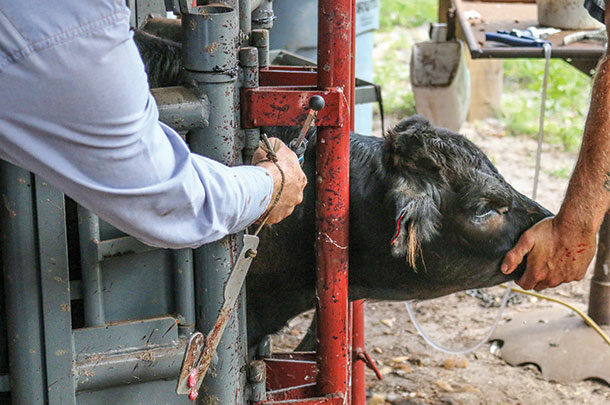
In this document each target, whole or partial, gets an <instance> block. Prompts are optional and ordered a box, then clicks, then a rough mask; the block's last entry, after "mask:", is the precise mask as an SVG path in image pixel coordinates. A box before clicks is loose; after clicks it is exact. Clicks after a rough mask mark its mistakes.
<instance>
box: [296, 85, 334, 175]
mask: <svg viewBox="0 0 610 405" xmlns="http://www.w3.org/2000/svg"><path fill="white" fill-rule="evenodd" d="M325 104H326V103H325V101H324V98H322V96H318V95H315V96H312V97H311V98H310V99H309V108H310V110H309V112H308V113H307V118H305V123H303V128H301V132H300V133H299V136H298V138H296V139H293V140H292V141H290V143H289V144H288V147H289V148H290V149H292V150H293V152H294V153H296V155H297V157H298V158H299V163H301V166H302V165H303V158H304V156H305V150H306V149H307V139H305V137H306V136H307V132H308V131H309V128H310V127H311V124H312V123H313V122H314V121H315V119H316V115H317V114H318V111H320V110H321V109H322V108H324V105H325Z"/></svg>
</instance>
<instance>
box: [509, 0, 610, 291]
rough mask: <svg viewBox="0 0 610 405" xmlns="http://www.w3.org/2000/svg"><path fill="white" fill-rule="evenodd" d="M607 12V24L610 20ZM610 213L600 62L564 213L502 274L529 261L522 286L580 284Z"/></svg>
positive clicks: (609, 155)
mask: <svg viewBox="0 0 610 405" xmlns="http://www.w3.org/2000/svg"><path fill="white" fill-rule="evenodd" d="M608 10H609V8H608V7H606V21H610V19H609V18H608V15H609V13H608ZM609 209H610V60H609V59H608V55H606V57H604V59H603V60H602V61H601V62H600V64H599V66H598V69H597V73H596V75H595V80H594V83H593V90H592V97H591V106H590V109H589V114H588V116H587V121H586V124H585V131H584V135H583V141H582V146H581V149H580V154H579V157H578V161H577V163H576V167H575V168H574V172H573V174H572V177H571V179H570V183H569V185H568V190H567V192H566V196H565V199H564V201H563V204H562V205H561V208H560V210H559V213H558V214H557V216H556V217H554V218H547V219H544V220H542V221H541V222H539V223H537V224H536V225H534V226H533V227H532V228H531V229H529V230H528V231H526V232H525V233H524V234H523V235H522V236H521V238H520V239H519V241H518V242H517V244H516V245H515V247H514V248H513V249H512V250H511V251H510V252H508V253H507V254H506V257H505V258H504V262H503V264H502V267H501V269H502V271H503V272H504V273H506V274H509V273H512V272H513V271H514V270H515V269H516V268H517V266H518V265H519V263H521V261H522V260H523V257H524V256H525V255H527V267H526V270H525V273H524V274H523V276H522V277H521V278H520V279H519V281H517V284H519V285H520V286H521V287H523V288H525V289H531V288H534V289H536V290H542V289H544V288H548V287H556V286H558V285H559V284H561V283H566V282H570V281H574V280H581V279H582V278H583V277H584V275H585V273H586V271H587V267H588V266H589V263H590V262H591V259H592V258H593V256H594V254H595V249H596V235H597V232H598V230H599V228H600V226H601V223H602V221H603V219H604V216H605V214H606V213H607V212H608V210H609Z"/></svg>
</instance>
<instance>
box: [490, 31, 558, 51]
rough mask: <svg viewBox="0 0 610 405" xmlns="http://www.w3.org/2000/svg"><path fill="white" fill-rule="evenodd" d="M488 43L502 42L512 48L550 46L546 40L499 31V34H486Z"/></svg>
mask: <svg viewBox="0 0 610 405" xmlns="http://www.w3.org/2000/svg"><path fill="white" fill-rule="evenodd" d="M485 40H486V41H495V42H501V43H503V44H507V45H512V46H534V47H539V48H542V46H543V45H544V44H545V43H548V44H550V42H549V41H546V40H544V39H539V38H534V37H528V36H526V35H517V34H516V33H514V32H507V31H498V32H486V33H485Z"/></svg>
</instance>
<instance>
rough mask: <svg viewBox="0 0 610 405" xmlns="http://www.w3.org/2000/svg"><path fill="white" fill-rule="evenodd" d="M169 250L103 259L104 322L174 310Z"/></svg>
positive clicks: (152, 315)
mask: <svg viewBox="0 0 610 405" xmlns="http://www.w3.org/2000/svg"><path fill="white" fill-rule="evenodd" d="M171 268H172V263H171V251H169V250H160V249H158V250H153V251H150V252H145V253H141V254H132V255H125V256H121V257H115V258H112V259H107V260H104V261H103V262H102V263H101V269H102V271H101V272H102V275H103V277H102V279H103V280H102V293H103V300H104V313H105V317H106V322H117V321H124V320H127V319H137V318H150V317H154V316H159V315H163V314H168V313H171V312H173V311H174V298H173V296H172V286H173V280H172V278H173V276H172V274H171V271H168V270H170V269H171Z"/></svg>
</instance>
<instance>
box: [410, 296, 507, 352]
mask: <svg viewBox="0 0 610 405" xmlns="http://www.w3.org/2000/svg"><path fill="white" fill-rule="evenodd" d="M511 292H512V289H511V288H510V287H508V288H507V289H506V293H505V294H504V297H503V298H502V303H501V304H500V308H499V309H498V315H496V319H495V320H494V323H493V324H492V325H491V329H490V330H489V332H488V333H487V335H485V337H484V338H483V339H481V341H480V342H479V343H477V344H475V345H474V346H472V347H469V348H467V349H457V350H456V349H450V348H447V347H445V346H442V345H441V344H439V343H436V342H435V341H433V340H432V339H430V337H429V336H428V335H427V334H426V332H424V330H423V329H422V327H421V325H420V324H419V322H418V321H417V319H416V318H415V312H414V311H413V309H412V308H411V305H409V301H405V307H406V308H407V312H408V313H409V318H411V323H413V326H415V329H417V331H418V332H419V334H420V335H421V336H422V337H423V338H424V340H425V341H426V343H428V344H429V345H430V346H432V347H434V348H435V349H436V350H439V351H441V352H444V353H448V354H466V353H470V352H473V351H475V350H477V349H478V348H479V347H481V346H482V345H483V344H485V343H486V342H487V341H488V340H489V338H490V337H491V334H492V333H494V330H496V326H498V323H499V322H500V319H501V318H502V313H503V312H504V309H505V308H506V304H507V303H508V299H509V298H510V295H511Z"/></svg>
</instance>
